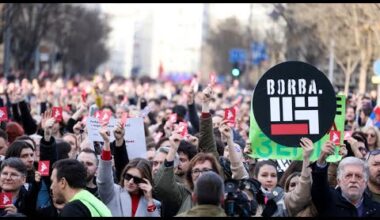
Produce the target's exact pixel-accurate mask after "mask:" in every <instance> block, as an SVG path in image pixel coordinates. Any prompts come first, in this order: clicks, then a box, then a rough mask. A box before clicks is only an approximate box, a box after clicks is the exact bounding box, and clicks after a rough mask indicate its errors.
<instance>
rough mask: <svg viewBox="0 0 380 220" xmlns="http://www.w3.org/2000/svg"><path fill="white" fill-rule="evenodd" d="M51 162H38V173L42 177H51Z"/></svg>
mask: <svg viewBox="0 0 380 220" xmlns="http://www.w3.org/2000/svg"><path fill="white" fill-rule="evenodd" d="M49 167H50V161H48V160H40V161H38V172H39V173H40V175H41V176H49Z"/></svg>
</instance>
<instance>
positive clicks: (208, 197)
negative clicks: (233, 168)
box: [194, 171, 224, 205]
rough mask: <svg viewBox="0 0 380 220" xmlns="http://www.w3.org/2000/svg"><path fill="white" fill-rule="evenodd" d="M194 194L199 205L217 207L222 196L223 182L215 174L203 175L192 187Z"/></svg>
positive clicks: (210, 172)
mask: <svg viewBox="0 0 380 220" xmlns="http://www.w3.org/2000/svg"><path fill="white" fill-rule="evenodd" d="M194 194H195V195H196V197H197V203H198V204H199V205H203V204H204V205H219V204H220V202H221V198H223V196H224V182H223V179H222V177H220V176H219V175H218V174H217V173H215V172H212V171H208V172H205V173H203V174H202V175H201V176H200V177H199V178H198V180H197V183H196V184H195V187H194Z"/></svg>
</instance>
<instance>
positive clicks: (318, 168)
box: [311, 141, 334, 214]
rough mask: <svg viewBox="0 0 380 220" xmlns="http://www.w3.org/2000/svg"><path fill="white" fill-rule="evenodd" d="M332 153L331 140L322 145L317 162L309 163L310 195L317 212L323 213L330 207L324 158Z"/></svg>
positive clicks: (326, 167) (330, 200) (326, 166)
mask: <svg viewBox="0 0 380 220" xmlns="http://www.w3.org/2000/svg"><path fill="white" fill-rule="evenodd" d="M333 154H334V145H333V143H332V142H331V141H327V142H326V143H325V144H324V145H323V147H322V151H321V154H320V155H319V158H318V160H317V162H315V163H313V164H312V165H311V167H312V179H313V183H312V186H311V197H312V199H313V203H314V205H315V206H316V208H317V210H318V213H320V214H321V213H323V212H325V211H326V209H327V208H329V207H331V202H332V198H331V194H330V188H329V184H328V181H327V169H328V164H327V162H326V159H327V157H328V156H330V155H333Z"/></svg>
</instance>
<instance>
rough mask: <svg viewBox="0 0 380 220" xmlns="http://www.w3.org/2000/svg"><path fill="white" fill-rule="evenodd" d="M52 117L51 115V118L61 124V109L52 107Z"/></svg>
mask: <svg viewBox="0 0 380 220" xmlns="http://www.w3.org/2000/svg"><path fill="white" fill-rule="evenodd" d="M52 115H53V118H55V120H56V121H57V122H61V121H62V107H53V109H52Z"/></svg>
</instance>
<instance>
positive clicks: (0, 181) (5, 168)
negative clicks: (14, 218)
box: [0, 157, 36, 216]
mask: <svg viewBox="0 0 380 220" xmlns="http://www.w3.org/2000/svg"><path fill="white" fill-rule="evenodd" d="M26 176H27V167H26V165H25V164H24V163H23V161H22V160H21V159H20V158H16V157H10V158H8V159H5V160H3V161H2V163H1V168H0V188H1V192H2V193H11V195H12V198H11V199H12V201H11V204H9V205H5V206H4V207H2V208H0V216H4V215H7V214H8V215H9V214H16V213H22V214H24V215H26V216H32V215H33V213H34V210H35V205H36V200H35V199H34V202H33V201H31V200H30V194H29V193H28V192H27V190H26V189H25V187H24V184H25V182H26ZM1 199H2V200H3V198H1Z"/></svg>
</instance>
